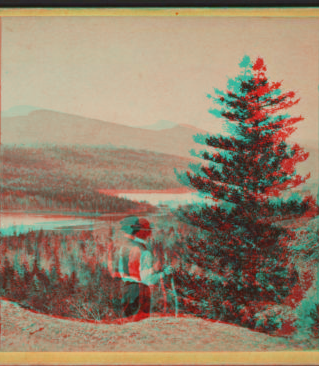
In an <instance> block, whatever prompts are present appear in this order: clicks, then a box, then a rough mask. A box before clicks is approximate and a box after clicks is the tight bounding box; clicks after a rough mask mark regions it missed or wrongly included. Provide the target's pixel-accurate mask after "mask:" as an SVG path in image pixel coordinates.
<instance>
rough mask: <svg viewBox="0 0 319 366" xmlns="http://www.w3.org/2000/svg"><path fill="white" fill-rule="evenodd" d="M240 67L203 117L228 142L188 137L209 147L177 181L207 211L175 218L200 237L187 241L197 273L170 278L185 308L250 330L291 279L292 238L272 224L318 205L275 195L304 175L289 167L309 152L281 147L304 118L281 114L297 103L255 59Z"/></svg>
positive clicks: (294, 274) (280, 297)
mask: <svg viewBox="0 0 319 366" xmlns="http://www.w3.org/2000/svg"><path fill="white" fill-rule="evenodd" d="M240 67H241V70H242V71H241V73H240V74H239V76H237V77H236V78H235V79H233V80H230V81H229V83H228V87H227V91H226V92H223V91H220V90H217V89H215V94H216V96H211V95H208V97H209V98H211V99H212V100H213V102H214V103H215V104H217V105H219V106H220V109H212V110H210V113H211V114H212V115H214V116H215V117H220V118H223V119H224V121H225V127H226V131H227V132H228V136H220V135H217V136H214V135H212V136H210V135H206V136H204V135H200V136H199V135H197V136H195V141H197V142H199V143H201V144H203V145H206V146H207V147H208V149H206V150H204V151H201V152H200V153H199V154H197V156H198V157H200V158H202V159H204V160H205V163H203V164H200V165H199V166H193V167H192V172H190V171H188V172H184V173H181V174H178V176H179V179H180V180H181V181H182V182H183V183H184V184H187V185H188V186H189V187H191V188H193V189H194V188H195V189H196V190H197V191H199V192H201V193H202V194H203V195H204V196H206V197H209V198H211V199H212V204H211V205H210V204H205V205H202V206H200V207H195V208H193V209H190V210H189V211H187V212H184V213H183V216H184V217H185V218H187V219H188V220H189V221H190V222H191V223H192V224H194V225H195V226H197V227H199V228H201V229H204V230H206V231H207V233H208V234H207V236H206V237H204V238H202V239H200V240H198V238H197V237H195V236H193V237H192V236H191V237H189V238H188V243H187V246H188V250H189V259H190V262H191V263H193V264H195V265H197V267H196V268H197V273H196V272H195V273H187V271H184V270H183V269H182V268H179V269H178V270H177V271H176V273H175V277H176V281H177V283H178V284H179V293H180V296H181V297H182V298H184V301H186V300H185V299H187V303H188V305H187V306H188V307H189V308H190V309H191V311H193V312H197V313H201V314H205V315H207V316H210V317H221V318H224V319H225V318H226V319H227V320H232V321H238V322H240V323H242V324H243V323H244V324H247V325H249V326H254V314H256V313H257V312H258V311H260V310H262V309H264V308H266V307H267V306H270V305H274V304H282V303H284V302H285V299H287V298H288V295H289V294H290V292H291V290H292V288H293V287H294V286H295V285H297V283H298V281H299V280H298V275H297V272H296V270H295V268H294V265H293V263H291V262H290V261H289V255H288V250H287V246H288V243H289V241H290V240H291V239H292V238H293V235H294V234H293V232H292V231H290V230H288V229H287V228H284V227H283V226H282V225H281V224H280V221H281V220H282V219H283V218H284V217H287V216H288V215H289V216H291V215H294V217H299V216H302V215H309V216H311V215H314V214H316V212H317V206H316V203H315V200H314V199H313V198H312V197H310V196H307V197H302V196H301V195H298V194H296V193H294V194H292V195H291V196H290V198H289V199H287V198H286V199H283V197H282V196H281V193H282V192H283V191H289V192H290V190H291V189H292V188H295V187H298V186H299V185H300V184H302V183H304V182H305V181H306V180H307V179H308V178H309V175H307V176H306V177H302V176H300V175H299V174H297V172H296V169H295V166H296V164H297V163H298V162H302V161H304V160H306V159H307V157H308V153H306V152H305V151H304V150H303V149H302V148H301V147H300V146H299V145H298V144H293V145H289V144H288V143H287V141H286V140H287V138H288V137H289V136H290V135H291V134H292V133H293V132H294V131H295V130H296V126H295V125H296V123H297V122H300V121H302V120H303V117H301V116H298V117H291V116H290V115H288V114H286V113H284V114H283V112H284V111H285V110H287V109H288V108H290V107H292V106H294V105H295V104H297V103H298V102H299V99H296V97H295V93H294V92H293V91H288V92H284V91H282V90H281V84H282V83H281V82H271V81H269V79H268V78H267V76H266V66H265V63H264V61H263V59H261V58H257V60H256V61H255V62H254V63H253V64H252V63H251V61H250V58H249V57H247V56H246V57H244V59H243V60H242V62H241V63H240ZM280 112H281V113H280ZM201 270H202V272H201ZM198 273H204V274H202V275H201V277H199V276H198ZM287 301H288V300H287ZM289 301H292V300H291V297H289ZM289 305H291V306H293V305H294V304H293V301H292V303H290V304H289Z"/></svg>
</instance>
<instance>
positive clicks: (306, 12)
mask: <svg viewBox="0 0 319 366" xmlns="http://www.w3.org/2000/svg"><path fill="white" fill-rule="evenodd" d="M0 16H2V17H11V16H14V17H16V16H19V17H21V16H110V17H114V16H123V17H125V16H129V17H131V16H139V17H144V16H182V17H195V16H201V17H202V16H205V17H209V16H213V17H283V18H296V17H298V18H300V17H302V18H304V17H307V18H317V17H319V8H268V9H267V8H121V9H120V8H117V9H116V8H113V9H112V8H74V9H68V8H66V9H62V8H57V9H44V8H29V9H18V8H8V9H0Z"/></svg>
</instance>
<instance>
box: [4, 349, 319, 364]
mask: <svg viewBox="0 0 319 366" xmlns="http://www.w3.org/2000/svg"><path fill="white" fill-rule="evenodd" d="M13 361H14V363H15V364H16V365H17V364H23V365H30V364H32V365H41V364H45V365H72V364H73V365H74V364H75V365H103V364H104V365H105V364H109V365H110V364H113V365H114V364H120V365H165V364H168V365H170V364H171V365H183V364H184V365H216V364H218V365H229V364H230V365H243V364H245V365H254V364H275V365H318V363H319V352H314V351H307V352H198V353H197V352H105V353H104V352H12V353H11V352H8V353H7V352H4V353H0V362H1V365H10V364H12V363H13Z"/></svg>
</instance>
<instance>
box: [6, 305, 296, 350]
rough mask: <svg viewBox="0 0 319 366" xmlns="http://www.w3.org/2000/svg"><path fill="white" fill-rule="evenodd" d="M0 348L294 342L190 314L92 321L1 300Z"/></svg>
mask: <svg viewBox="0 0 319 366" xmlns="http://www.w3.org/2000/svg"><path fill="white" fill-rule="evenodd" d="M1 315H2V329H1V333H2V334H1V351H6V352H15V351H20V352H23V351H24V352H31V351H33V352H34V351H37V352H40V351H41V352H46V351H48V352H50V351H73V352H74V351H82V352H89V351H127V352H128V351H140V352H143V351H181V352H186V351H187V352H192V351H197V352H200V351H202V352H205V351H211V352H212V351H215V352H216V351H227V352H229V351H287V350H298V349H299V350H301V346H299V345H298V344H293V343H289V342H288V341H287V340H285V339H283V338H279V337H270V336H268V335H266V334H262V333H258V332H252V331H250V330H248V329H245V328H241V327H236V326H232V325H229V324H223V323H218V322H210V321H206V320H203V319H199V318H195V317H190V318H174V317H166V318H156V317H152V318H149V319H145V320H142V321H139V322H135V323H127V324H122V325H121V324H94V323H85V322H78V321H70V320H64V319H56V318H52V317H49V316H46V315H42V314H37V313H32V312H30V311H28V310H25V309H22V308H20V307H18V306H17V305H15V304H14V303H11V302H7V301H1Z"/></svg>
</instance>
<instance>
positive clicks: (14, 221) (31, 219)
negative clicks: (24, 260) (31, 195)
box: [0, 212, 97, 235]
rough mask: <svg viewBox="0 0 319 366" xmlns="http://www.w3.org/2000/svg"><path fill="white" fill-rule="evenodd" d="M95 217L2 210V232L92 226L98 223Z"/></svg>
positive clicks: (0, 221)
mask: <svg viewBox="0 0 319 366" xmlns="http://www.w3.org/2000/svg"><path fill="white" fill-rule="evenodd" d="M96 223H97V221H96V220H93V219H83V218H77V217H75V216H67V215H42V214H28V213H16V212H2V213H1V219H0V232H1V234H2V235H12V234H13V233H14V232H16V233H17V234H20V233H25V232H28V231H29V230H41V229H43V230H54V229H60V228H64V227H77V226H81V227H82V226H90V225H94V224H96Z"/></svg>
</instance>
